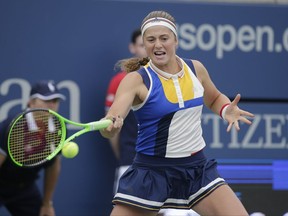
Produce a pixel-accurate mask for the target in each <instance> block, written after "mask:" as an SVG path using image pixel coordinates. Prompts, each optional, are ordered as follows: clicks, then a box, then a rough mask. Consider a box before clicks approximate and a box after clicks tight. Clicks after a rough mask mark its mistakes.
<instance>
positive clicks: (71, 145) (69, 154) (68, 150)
mask: <svg viewBox="0 0 288 216" xmlns="http://www.w3.org/2000/svg"><path fill="white" fill-rule="evenodd" d="M78 153H79V146H78V145H77V144H76V143H75V142H68V143H65V144H64V147H63V148H62V155H63V156H64V157H66V158H74V157H76V155H77V154H78Z"/></svg>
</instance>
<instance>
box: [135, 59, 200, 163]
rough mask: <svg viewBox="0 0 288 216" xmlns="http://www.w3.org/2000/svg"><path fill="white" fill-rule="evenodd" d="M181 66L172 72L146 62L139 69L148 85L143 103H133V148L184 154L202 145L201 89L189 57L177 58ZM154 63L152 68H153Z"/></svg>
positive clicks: (161, 154) (163, 154)
mask: <svg viewBox="0 0 288 216" xmlns="http://www.w3.org/2000/svg"><path fill="white" fill-rule="evenodd" d="M178 61H179V63H180V64H182V70H181V71H180V72H179V73H177V74H175V75H171V74H168V73H165V72H163V71H160V70H159V69H158V70H156V69H153V68H155V66H154V67H153V65H152V64H151V62H149V63H148V64H147V65H146V66H145V67H144V68H142V69H141V70H139V71H138V72H139V73H140V74H141V76H142V78H143V82H144V83H145V85H146V86H147V88H148V94H147V96H146V99H145V100H144V101H143V103H141V104H139V105H137V106H133V110H134V114H135V117H136V119H137V121H138V138H137V144H136V151H137V152H140V153H143V154H146V155H155V156H159V157H168V158H177V157H187V156H190V155H191V154H193V153H195V152H197V151H200V150H201V149H202V148H204V146H205V141H204V139H203V137H202V128H201V114H202V108H203V93H204V89H203V86H202V84H201V83H200V81H199V80H198V79H197V77H196V75H195V74H194V73H195V72H193V71H192V70H194V66H193V63H192V61H191V60H185V61H186V62H187V63H188V64H190V67H189V66H188V65H187V64H186V63H185V61H184V60H183V59H180V58H178ZM152 67H153V68H152Z"/></svg>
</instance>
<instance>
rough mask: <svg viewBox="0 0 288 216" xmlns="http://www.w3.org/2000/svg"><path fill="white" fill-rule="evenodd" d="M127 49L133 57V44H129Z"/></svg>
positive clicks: (134, 52)
mask: <svg viewBox="0 0 288 216" xmlns="http://www.w3.org/2000/svg"><path fill="white" fill-rule="evenodd" d="M128 48H129V51H130V53H131V54H133V55H135V54H136V51H135V46H134V44H132V43H130V44H129V46H128Z"/></svg>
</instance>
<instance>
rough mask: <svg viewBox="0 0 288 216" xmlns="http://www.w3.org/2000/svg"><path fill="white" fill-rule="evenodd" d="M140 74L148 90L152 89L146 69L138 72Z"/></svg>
mask: <svg viewBox="0 0 288 216" xmlns="http://www.w3.org/2000/svg"><path fill="white" fill-rule="evenodd" d="M138 73H139V74H140V75H141V76H142V79H143V82H144V84H145V86H146V87H147V89H149V88H150V79H149V76H148V74H147V72H146V70H145V68H144V67H142V68H141V69H140V70H138Z"/></svg>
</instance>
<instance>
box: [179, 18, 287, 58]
mask: <svg viewBox="0 0 288 216" xmlns="http://www.w3.org/2000/svg"><path fill="white" fill-rule="evenodd" d="M178 35H179V47H180V48H181V49H183V50H187V51H188V50H192V49H195V48H197V47H198V48H199V49H201V50H204V51H210V50H213V49H215V51H216V57H217V58H218V59H222V58H223V57H224V54H225V53H227V52H232V51H233V50H235V49H236V48H238V49H239V50H240V51H242V52H252V51H256V52H263V51H265V50H266V51H267V52H277V53H280V52H282V51H283V50H285V51H286V52H288V28H286V29H285V30H284V32H283V35H282V41H280V42H276V41H275V31H274V29H273V28H272V27H271V26H268V25H265V26H256V27H253V26H251V25H242V26H240V27H239V28H236V27H235V26H233V25H230V24H225V25H217V26H213V25H212V24H208V23H204V24H201V25H199V26H198V27H196V26H194V25H193V24H191V23H183V24H180V25H178Z"/></svg>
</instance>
